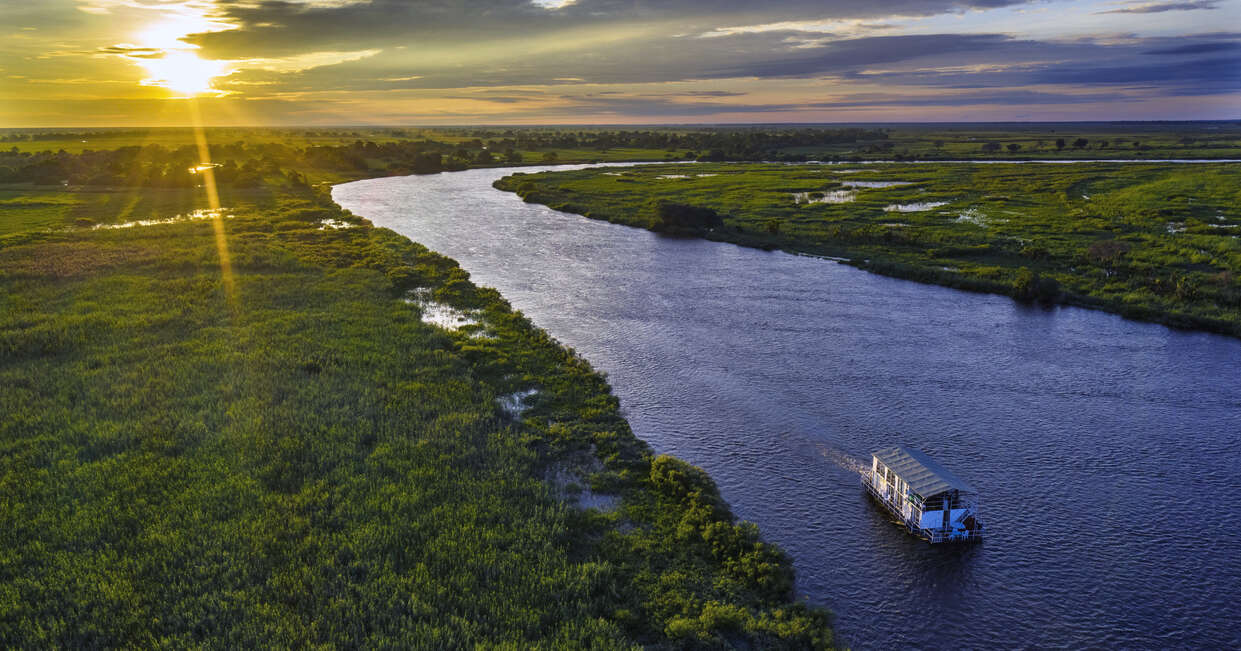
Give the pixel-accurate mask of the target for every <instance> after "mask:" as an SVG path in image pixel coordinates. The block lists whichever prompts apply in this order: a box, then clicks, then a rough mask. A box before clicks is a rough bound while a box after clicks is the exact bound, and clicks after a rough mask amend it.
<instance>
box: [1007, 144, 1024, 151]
mask: <svg viewBox="0 0 1241 651" xmlns="http://www.w3.org/2000/svg"><path fill="white" fill-rule="evenodd" d="M1007 149H1008V153H1010V154H1015V153H1017V152H1019V151H1021V145H1019V144H1017V143H1015V142H1010V143H1008V147H1007Z"/></svg>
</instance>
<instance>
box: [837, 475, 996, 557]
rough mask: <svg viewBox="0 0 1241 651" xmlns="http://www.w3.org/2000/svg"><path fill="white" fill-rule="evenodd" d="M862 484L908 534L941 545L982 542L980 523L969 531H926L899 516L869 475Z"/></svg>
mask: <svg viewBox="0 0 1241 651" xmlns="http://www.w3.org/2000/svg"><path fill="white" fill-rule="evenodd" d="M862 483H863V484H864V485H865V486H866V490H867V492H869V493H870V494H871V496H872V497H874V498H875V499H877V500H879V501H880V502H881V503H882V504H883V505H884V506H886V507H887V508H888V510H889V512H890V513H891V514H892V515H894V516H896V517H897V518H900V520H901V524H903V525H905V527H906V528H907V529H909V532H910V533H912V534H914V535H916V536H918V537H920V538H923V539H925V540H926V541H928V542H932V543H941V542H980V541H982V537H983V533H984V532H985V531H986V529H985V528H984V527H983V525H982V523H981V522H977V521H975V524H974V527H973V528H970V529H965V528H956V527H936V528H933V529H928V528H924V527H920V526H918V524H917V523H916V522H914V521H912V520H909V519H906V518H904V516H903V515H902V514H901V507H900V505H899V503H898V501H897V500H893V499H890V498H889V497H888V496H887V495H884V494H883V493H880V492H879V489H877V488H875V483H874V481H873V480H872V479H871V477H870V474H869V473H866V474H864V475H862Z"/></svg>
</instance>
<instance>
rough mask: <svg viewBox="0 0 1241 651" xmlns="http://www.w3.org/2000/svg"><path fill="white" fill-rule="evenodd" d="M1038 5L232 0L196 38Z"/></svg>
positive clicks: (531, 29)
mask: <svg viewBox="0 0 1241 651" xmlns="http://www.w3.org/2000/svg"><path fill="white" fill-rule="evenodd" d="M1028 1H1030V0H888V1H887V2H883V3H876V2H873V1H872V0H838V1H835V2H830V3H828V2H823V1H822V0H776V1H770V2H763V3H754V2H750V1H749V0H717V1H714V2H707V1H705V0H666V1H660V2H635V1H633V0H578V1H577V2H574V3H572V4H570V5H567V6H565V7H563V8H560V9H549V8H544V7H541V6H539V5H536V4H534V3H532V2H530V1H529V0H466V1H463V2H456V1H453V0H424V1H419V2H408V1H407V0H372V1H371V2H363V3H355V4H346V5H339V6H331V5H319V6H315V5H307V4H303V3H297V2H288V1H284V0H258V1H257V2H254V1H251V0H229V1H225V2H221V3H219V5H218V7H219V10H220V12H221V15H222V16H221V17H222V18H223V19H224V20H227V21H228V22H230V23H232V24H234V25H236V26H237V29H232V30H227V31H219V32H210V33H203V34H195V35H191V36H190V37H189V38H188V39H187V40H188V41H189V42H192V43H195V44H197V45H200V46H202V48H203V51H204V53H205V54H206V55H208V56H210V57H213V58H241V57H254V56H287V55H290V54H296V53H299V52H305V51H307V50H308V49H310V48H314V49H318V50H321V51H323V50H346V49H351V48H353V49H356V48H357V47H358V44H359V43H366V44H367V45H366V47H376V46H391V45H395V44H410V45H415V46H424V47H425V46H432V45H434V46H445V45H453V44H458V45H460V46H461V47H463V48H468V47H471V46H472V45H474V46H476V45H479V44H485V43H486V42H488V41H493V40H501V39H523V40H532V39H538V38H540V37H548V36H551V35H553V34H556V33H558V32H563V31H565V30H575V29H577V30H581V29H600V28H609V27H621V26H636V27H638V28H641V29H645V30H648V31H649V32H650V33H651V35H654V34H663V35H665V36H668V35H672V34H679V33H696V32H702V31H709V30H712V29H717V28H724V27H734V26H739V25H753V24H766V23H775V22H782V21H795V20H830V19H840V18H851V19H866V18H884V17H888V16H893V15H905V16H927V15H935V14H942V13H950V12H959V11H964V10H968V9H974V8H990V7H1000V6H1007V5H1014V4H1023V3H1025V2H1028Z"/></svg>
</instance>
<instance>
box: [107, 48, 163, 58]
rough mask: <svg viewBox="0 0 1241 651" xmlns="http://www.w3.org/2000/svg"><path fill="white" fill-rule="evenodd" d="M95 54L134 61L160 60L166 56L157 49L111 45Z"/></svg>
mask: <svg viewBox="0 0 1241 651" xmlns="http://www.w3.org/2000/svg"><path fill="white" fill-rule="evenodd" d="M94 54H111V55H114V56H124V57H130V58H133V59H160V58H163V56H164V51H163V50H161V49H160V48H157V47H135V46H132V45H111V46H108V47H101V48H99V49H98V50H95V51H94Z"/></svg>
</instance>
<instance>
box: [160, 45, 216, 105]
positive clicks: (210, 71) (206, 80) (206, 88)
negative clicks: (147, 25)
mask: <svg viewBox="0 0 1241 651" xmlns="http://www.w3.org/2000/svg"><path fill="white" fill-rule="evenodd" d="M140 63H141V64H142V66H143V67H144V68H146V69H147V72H148V73H149V74H150V75H151V76H150V77H148V78H146V79H144V80H143V82H142V83H143V84H144V85H147V86H163V87H164V88H167V89H169V90H172V91H175V92H177V93H180V94H182V95H185V96H193V95H200V94H203V93H210V92H216V91H214V90H213V89H212V88H211V80H212V79H214V78H216V77H222V76H224V75H227V74H229V73H230V72H231V71H230V70H229V69H228V67H227V65H228V64H227V63H226V62H224V61H208V60H205V59H200V58H198V56H197V55H195V54H194V53H193V52H187V51H171V52H165V53H164V56H162V57H160V58H158V59H144V60H142V61H141V62H140Z"/></svg>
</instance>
